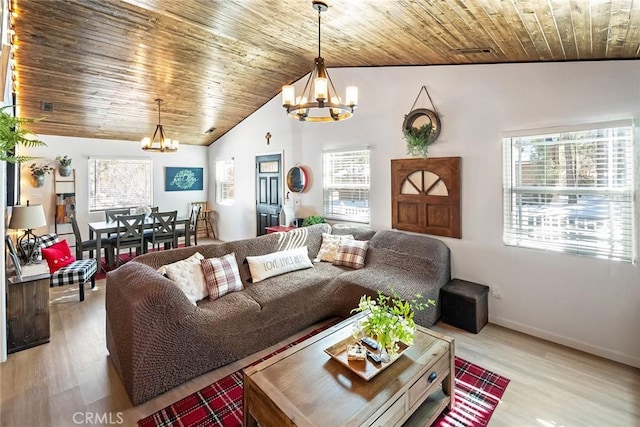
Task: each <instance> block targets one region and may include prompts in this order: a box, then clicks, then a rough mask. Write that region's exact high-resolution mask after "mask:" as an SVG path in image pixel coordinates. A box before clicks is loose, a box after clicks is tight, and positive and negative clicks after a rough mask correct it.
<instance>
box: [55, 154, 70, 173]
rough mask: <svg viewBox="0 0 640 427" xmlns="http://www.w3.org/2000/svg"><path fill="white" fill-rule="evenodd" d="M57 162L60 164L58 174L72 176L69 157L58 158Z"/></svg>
mask: <svg viewBox="0 0 640 427" xmlns="http://www.w3.org/2000/svg"><path fill="white" fill-rule="evenodd" d="M56 162H58V173H59V174H60V176H69V175H71V171H72V170H73V169H72V168H71V158H70V157H69V156H67V155H64V156H58V157H56Z"/></svg>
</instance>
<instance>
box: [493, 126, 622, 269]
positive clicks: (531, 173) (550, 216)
mask: <svg viewBox="0 0 640 427" xmlns="http://www.w3.org/2000/svg"><path fill="white" fill-rule="evenodd" d="M597 127H598V128H597V129H586V130H585V129H581V130H578V131H562V132H557V133H551V132H549V133H547V134H539V135H532V136H520V137H513V138H504V139H503V145H504V147H503V148H504V159H503V161H504V236H503V237H504V242H505V244H507V245H513V246H523V247H528V248H538V249H545V250H550V251H558V252H568V253H574V254H580V255H590V256H595V257H600V258H608V259H615V260H622V261H627V262H632V261H633V257H634V254H633V179H634V178H633V167H634V166H633V127H632V126H631V124H630V122H625V123H615V124H608V125H607V124H604V125H599V126H598V125H597Z"/></svg>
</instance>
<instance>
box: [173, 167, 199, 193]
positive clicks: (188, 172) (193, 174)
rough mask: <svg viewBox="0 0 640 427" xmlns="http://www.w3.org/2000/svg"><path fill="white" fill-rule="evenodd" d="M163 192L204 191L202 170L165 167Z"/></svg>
mask: <svg viewBox="0 0 640 427" xmlns="http://www.w3.org/2000/svg"><path fill="white" fill-rule="evenodd" d="M164 179H165V181H164V189H165V191H201V190H203V189H204V168H180V167H166V168H165V177H164Z"/></svg>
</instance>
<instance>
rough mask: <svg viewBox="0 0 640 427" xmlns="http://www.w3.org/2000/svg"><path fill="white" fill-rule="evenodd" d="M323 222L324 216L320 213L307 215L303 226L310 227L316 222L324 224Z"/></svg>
mask: <svg viewBox="0 0 640 427" xmlns="http://www.w3.org/2000/svg"><path fill="white" fill-rule="evenodd" d="M323 222H324V218H323V217H321V216H320V215H311V216H308V217H306V218H305V219H304V221H302V226H303V227H308V226H310V225H314V224H322V223H323Z"/></svg>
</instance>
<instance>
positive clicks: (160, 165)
mask: <svg viewBox="0 0 640 427" xmlns="http://www.w3.org/2000/svg"><path fill="white" fill-rule="evenodd" d="M38 138H39V139H41V140H42V141H44V142H45V143H46V144H47V146H46V147H36V148H21V150H20V153H21V154H25V155H29V156H37V157H42V158H43V159H41V161H42V162H44V161H47V160H48V161H51V162H54V159H55V158H56V156H58V155H61V156H64V155H68V156H69V157H71V158H72V159H73V161H72V167H73V168H74V169H75V171H76V215H77V218H78V224H79V226H80V231H81V233H82V236H83V238H84V239H88V238H89V236H88V234H89V229H88V228H87V226H86V224H87V223H88V222H91V221H103V220H104V212H102V211H101V212H93V213H89V208H88V206H89V187H88V177H87V174H88V158H89V157H107V156H112V157H128V158H131V157H139V158H150V159H152V160H153V178H154V180H153V181H154V184H153V204H154V206H158V207H159V209H160V211H166V210H174V209H177V210H178V216H188V215H189V209H190V203H191V202H196V201H204V200H207V194H208V167H207V155H208V150H207V147H200V146H191V145H181V146H180V149H179V150H178V151H177V152H175V153H151V152H143V151H142V150H141V149H140V142H139V141H137V142H136V141H114V140H105V139H90V138H72V137H62V136H51V135H38ZM39 161H40V160H39ZM29 164H30V162H27V163H25V164H24V165H23V166H22V167H21V179H20V201H21V203H22V204H26V201H27V200H29V201H30V203H31V204H42V205H43V206H44V208H45V214H46V217H47V219H48V221H49V222H48V227H47V229H45V228H44V227H43V228H42V229H38V230H36V234H44V233H46V232H47V231H49V232H53V230H54V217H55V197H54V186H53V174H51V175H46V179H45V185H44V186H43V187H40V188H34V187H33V186H32V184H31V173H30V171H29ZM167 166H169V167H172V166H184V167H202V168H204V181H205V182H204V186H203V187H204V188H203V190H202V191H170V192H167V191H165V190H164V188H165V187H164V185H165V182H164V181H165V179H164V173H165V167H167Z"/></svg>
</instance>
